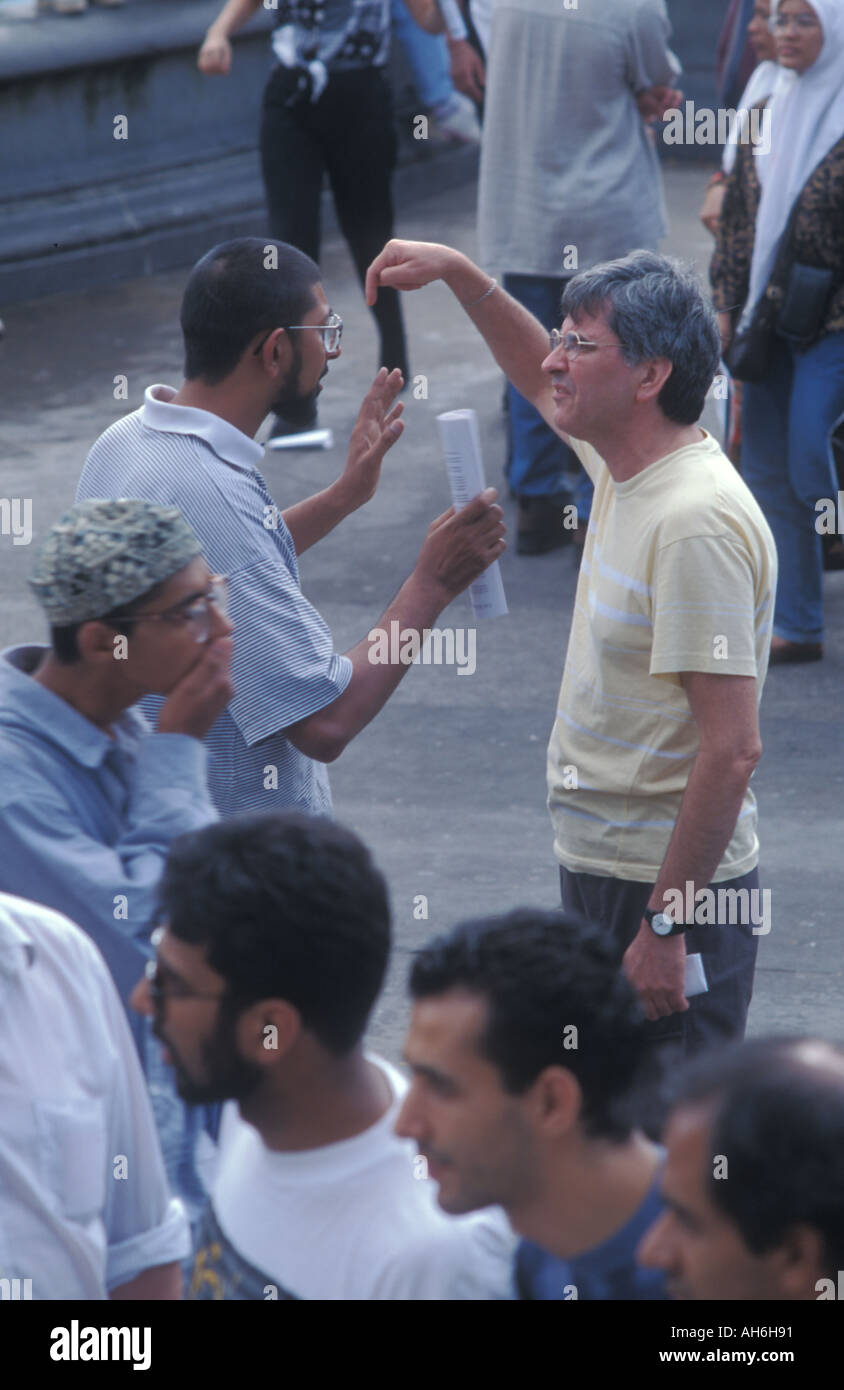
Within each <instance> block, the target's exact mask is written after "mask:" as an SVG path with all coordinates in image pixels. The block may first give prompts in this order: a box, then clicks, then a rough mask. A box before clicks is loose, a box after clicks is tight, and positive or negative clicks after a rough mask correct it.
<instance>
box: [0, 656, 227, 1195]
mask: <svg viewBox="0 0 844 1390" xmlns="http://www.w3.org/2000/svg"><path fill="white" fill-rule="evenodd" d="M45 651H46V648H44V647H12V648H8V649H7V650H6V651H4V652H2V653H0V890H2V891H5V892H7V893H12V894H15V895H16V896H17V897H19V898H29V899H31V900H32V901H33V902H37V903H42V904H43V905H44V906H45V907H49V908H53V909H55V910H56V911H58V912H61V913H63V914H64V915H65V916H66V917H69V918H71V920H72V921H74V922H76V923H77V924H78V925H79V926H80V927H82V929H83V930H84V931H85V932H86V933H87V934H88V936H89V937H91V939H92V940H93V941H94V942H95V943H96V945H97V946H98V947H99V949H100V951H101V952H102V954H103V956H104V957H105V961H106V964H107V965H108V968H109V970H110V972H111V975H112V978H113V980H114V982H115V984H116V986H117V989H118V992H119V994H120V997H121V999H122V1001H123V1003H124V1005H125V1006H126V1007H127V1014H128V1020H129V1026H130V1029H131V1032H132V1035H133V1037H134V1039H135V1043H136V1046H137V1048H138V1052H139V1055H140V1059H141V1064H142V1066H143V1070H144V1073H145V1075H146V1078H147V1083H148V1085H149V1091H150V1097H151V1100H152V1105H153V1112H154V1115H155V1121H156V1125H157V1127H158V1133H159V1138H160V1140H161V1145H162V1149H163V1152H164V1161H165V1165H166V1169H167V1174H168V1177H169V1178H170V1181H171V1183H172V1184H173V1187H174V1189H175V1190H176V1191H177V1192H178V1193H179V1195H180V1196H181V1197H183V1198H184V1200H185V1202H186V1205H187V1208H188V1213H189V1215H191V1216H195V1215H196V1214H197V1212H198V1211H199V1208H200V1206H201V1204H202V1201H203V1200H204V1188H203V1185H202V1183H201V1181H200V1179H199V1177H198V1175H197V1172H196V1168H195V1145H196V1140H197V1137H198V1135H199V1132H200V1130H201V1129H202V1126H203V1121H204V1119H205V1118H206V1111H205V1108H204V1107H202V1108H197V1107H188V1106H185V1104H184V1103H183V1102H182V1101H181V1099H180V1098H179V1096H178V1095H177V1093H176V1089H175V1078H174V1076H173V1072H172V1069H171V1068H169V1067H167V1066H165V1064H164V1062H163V1060H162V1058H161V1048H160V1046H159V1044H158V1042H157V1041H156V1039H155V1038H154V1037H152V1035H151V1033H150V1027H149V1020H148V1019H146V1018H142V1017H141V1015H139V1014H137V1013H135V1012H134V1010H132V1009H130V1008H128V1000H129V995H130V994H131V992H132V990H133V989H134V987H135V985H136V984H137V983H138V981H139V980H140V978H141V976H142V975H143V972H144V966H145V965H146V962H147V960H148V959H149V958H150V956H151V955H152V953H153V951H152V946H151V944H150V940H149V938H150V933H151V931H152V927H153V925H154V922H153V917H154V913H155V908H156V897H157V888H158V881H159V879H160V877H161V871H162V869H163V867H164V860H165V857H166V855H167V851H168V849H169V847H170V844H171V843H172V841H173V840H175V839H176V837H177V836H178V835H181V834H183V833H185V832H187V831H189V830H197V829H199V828H201V827H202V826H204V825H208V824H209V823H210V822H212V821H215V820H216V819H217V813H216V811H215V810H214V807H213V805H212V804H211V800H210V797H209V793H208V785H207V781H206V771H205V768H206V760H207V755H206V751H205V748H204V747H203V745H202V743H201V742H200V741H199V740H198V739H195V738H190V737H189V736H188V735H187V734H159V733H154V732H152V730H151V729H150V727H149V725H148V724H147V722H146V720H145V719H144V717H143V715H141V714H140V713H139V712H138V711H137V710H135V709H132V710H126V711H125V712H124V714H123V715H122V716H121V717H120V719H118V720H117V721H116V722H115V723H114V725H113V726H112V730H113V733H114V738H110V737H109V736H108V734H107V733H105V731H104V730H102V729H99V728H97V726H96V725H95V724H92V723H91V722H90V720H88V719H85V717H84V716H83V715H81V714H80V713H79V712H78V711H77V710H75V709H73V707H72V706H71V705H69V704H68V703H67V702H66V701H65V700H62V699H61V698H60V697H59V696H58V695H54V694H53V692H52V691H51V690H47V689H45V687H44V686H42V685H39V684H38V683H37V681H34V680H32V678H31V675H30V674H28V673H29V672H32V671H34V670H35V669H36V667H37V666H38V664H39V662H40V661H41V658H42V657H43V655H44V652H45Z"/></svg>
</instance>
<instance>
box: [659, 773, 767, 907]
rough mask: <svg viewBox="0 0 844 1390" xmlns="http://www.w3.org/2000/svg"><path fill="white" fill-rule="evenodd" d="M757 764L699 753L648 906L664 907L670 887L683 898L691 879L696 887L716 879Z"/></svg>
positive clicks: (669, 900) (697, 888)
mask: <svg viewBox="0 0 844 1390" xmlns="http://www.w3.org/2000/svg"><path fill="white" fill-rule="evenodd" d="M754 765H755V763H754V762H753V761H748V760H743V759H737V760H735V761H733V762H729V761H725V759H724V756H723V754H720V753H715V752H710V753H707V752H705V751H701V752H700V753H698V755H697V758H696V759H695V763H694V766H693V768H692V771H691V775H690V777H689V780H688V784H687V786H686V791H685V795H684V796H683V802H682V805H681V807H680V814H679V815H678V817H677V822H676V824H675V826H674V831H673V834H672V836H671V841H670V843H669V846H668V850H667V852H666V855H665V860H664V862H663V865H662V868H661V869H660V872H659V876H658V878H657V881H656V883H655V885H654V889H653V892H652V893H651V896H650V899H649V904H648V905H649V906H650V907H653V908H656V909H657V910H658V911H662V910H663V909H664V908H665V907H666V898H665V894H666V893H667V892H669V891H671V890H674V891H675V892H679V893H681V894H682V896H683V900H684V901H685V894H686V884H687V883H692V884H694V890H695V892H697V891H698V890H699V889H701V888H705V887H706V886H707V884H709V883H711V882H712V878H713V876H714V874H715V871H716V870H717V868H718V865H719V864H720V863H721V860H722V859H723V857H724V852H725V850H726V848H727V846H728V844H729V843H730V840H731V838H732V835H733V831H734V830H735V827H736V821H737V820H738V816H739V812H740V811H741V807H742V802H743V800H744V795H745V792H746V791H747V784H748V782H749V781H750V775H751V773H752V771H753V767H754ZM668 902H669V903H670V902H671V898H669V899H668Z"/></svg>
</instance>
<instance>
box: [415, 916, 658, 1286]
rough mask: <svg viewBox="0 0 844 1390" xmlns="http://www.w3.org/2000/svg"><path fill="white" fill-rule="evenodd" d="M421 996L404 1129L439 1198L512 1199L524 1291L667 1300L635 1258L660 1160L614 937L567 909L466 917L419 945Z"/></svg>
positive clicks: (631, 996)
mask: <svg viewBox="0 0 844 1390" xmlns="http://www.w3.org/2000/svg"><path fill="white" fill-rule="evenodd" d="M410 994H411V997H412V999H413V1014H412V1017H411V1022H410V1029H409V1032H408V1035H407V1040H406V1043H405V1051H404V1055H405V1060H406V1061H407V1063H408V1065H409V1066H410V1069H411V1071H412V1073H413V1081H412V1083H411V1087H410V1091H409V1092H408V1094H407V1096H406V1097H405V1100H404V1104H403V1106H402V1109H401V1113H400V1115H399V1119H398V1123H397V1126H396V1129H397V1133H398V1134H400V1135H404V1136H406V1137H407V1138H411V1139H414V1140H415V1141H416V1144H417V1145H418V1147H419V1151H420V1154H421V1155H422V1156H423V1157H424V1158H425V1160H426V1163H427V1171H428V1174H429V1176H430V1177H431V1178H432V1179H433V1180H434V1181H435V1182H436V1183H438V1184H439V1203H440V1206H441V1207H442V1208H443V1209H444V1210H445V1211H448V1212H452V1213H459V1212H469V1211H475V1210H476V1209H477V1208H478V1207H486V1206H490V1205H492V1204H500V1205H501V1206H502V1207H503V1208H504V1210H505V1212H506V1213H507V1216H508V1217H509V1219H510V1222H511V1224H512V1226H513V1228H514V1229H515V1230H516V1231H517V1232H518V1233H519V1234H520V1235H522V1236H524V1237H526V1240H525V1241H524V1242H523V1244H522V1245H521V1246H520V1247H519V1250H518V1253H517V1257H516V1283H517V1288H518V1291H519V1294H520V1296H521V1297H522V1298H530V1299H575V1298H577V1299H659V1298H662V1297H664V1294H663V1291H662V1290H663V1280H662V1278H661V1277H654V1274H653V1272H652V1271H646V1270H642V1269H639V1268H638V1267H637V1266H636V1263H635V1260H634V1252H635V1249H636V1246H637V1244H638V1242H639V1240H640V1239H641V1236H642V1234H643V1232H644V1231H645V1230H646V1229H647V1228H648V1226H650V1225H651V1223H652V1222H653V1220H654V1218H655V1217H656V1215H657V1214H658V1212H659V1211H660V1208H661V1203H660V1198H659V1193H658V1177H659V1172H660V1168H661V1164H662V1157H663V1156H662V1152H661V1150H660V1149H659V1148H658V1147H657V1146H656V1145H655V1144H653V1143H651V1142H650V1140H648V1139H647V1138H646V1137H645V1135H644V1134H642V1133H641V1132H639V1131H638V1130H637V1129H635V1128H634V1126H633V1123H632V1121H631V1108H632V1106H631V1103H632V1099H633V1095H634V1092H635V1089H636V1086H637V1084H638V1081H639V1077H640V1071H641V1068H642V1066H643V1063H644V1060H645V1057H646V1054H647V1052H648V1046H647V1040H646V1038H645V1036H644V1032H643V1016H642V1012H641V1009H640V1007H639V1004H638V1002H637V1000H636V996H635V993H634V991H633V989H632V987H631V986H630V984H629V983H628V982H627V980H626V979H624V977H623V976H622V975H621V974H619V971H618V966H617V961H616V959H615V957H614V954H613V952H612V950H611V949H610V948H609V945H608V943H607V941H606V939H605V938H604V936H603V934H602V933H600V932H598V931H597V930H595V929H594V928H592V927H591V926H588V925H587V924H586V923H585V922H584V921H583V920H582V919H580V918H578V917H577V916H575V915H563V914H562V913H560V912H539V911H528V910H520V911H516V912H511V913H509V914H508V915H507V916H505V917H492V918H487V919H482V920H479V921H474V922H464V923H461V924H460V925H459V926H457V927H455V928H454V929H453V931H451V932H448V933H447V934H446V935H444V936H440V937H438V938H436V939H435V940H434V941H432V942H430V943H429V944H428V945H427V946H424V947H423V948H422V950H421V951H420V952H419V954H418V955H417V957H416V959H415V961H414V963H413V967H412V969H411V972H410Z"/></svg>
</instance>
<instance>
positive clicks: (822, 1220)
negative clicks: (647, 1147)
mask: <svg viewBox="0 0 844 1390" xmlns="http://www.w3.org/2000/svg"><path fill="white" fill-rule="evenodd" d="M666 1144H667V1147H668V1159H667V1162H666V1166H665V1175H664V1178H663V1183H662V1194H663V1198H664V1200H665V1203H666V1210H665V1212H664V1213H663V1215H662V1216H661V1217H660V1218H659V1219H658V1220H657V1222H656V1224H655V1225H654V1226H653V1227H652V1228H651V1230H650V1231H649V1232H648V1233H647V1235H646V1236H645V1239H644V1240H643V1242H642V1245H641V1247H640V1249H639V1259H640V1261H641V1262H642V1264H643V1265H645V1266H647V1267H649V1268H651V1269H660V1270H662V1271H663V1272H664V1273H665V1275H666V1276H667V1278H668V1287H669V1290H670V1293H671V1296H672V1298H678V1299H702V1300H710V1299H722V1298H723V1299H729V1300H744V1299H764V1300H766V1301H770V1300H773V1301H781V1300H783V1299H787V1300H792V1299H823V1300H829V1299H836V1298H841V1297H842V1292H844V1274H842V1270H844V1049H842V1048H841V1047H836V1046H834V1045H833V1044H832V1043H829V1042H824V1041H822V1040H821V1039H819V1038H754V1039H753V1040H752V1041H751V1042H747V1043H744V1044H743V1045H742V1046H740V1047H736V1048H731V1049H730V1050H729V1051H727V1052H721V1053H719V1054H718V1055H716V1056H713V1057H711V1058H706V1059H705V1060H702V1061H700V1062H698V1063H697V1064H696V1066H695V1067H694V1069H693V1070H692V1071H691V1072H690V1074H689V1075H688V1076H687V1077H686V1078H685V1080H684V1082H683V1083H682V1084H681V1087H680V1091H679V1095H678V1098H677V1100H676V1103H675V1106H674V1108H673V1110H672V1112H671V1117H670V1119H669V1122H668V1127H667V1130H666Z"/></svg>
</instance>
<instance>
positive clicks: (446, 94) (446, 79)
mask: <svg viewBox="0 0 844 1390" xmlns="http://www.w3.org/2000/svg"><path fill="white" fill-rule="evenodd" d="M392 16H393V31H394V33H395V35H396V38H397V39H398V40H399V43H400V44H401V46H402V48H403V49H404V54H405V57H406V58H407V61H408V63H409V65H410V71H411V73H412V74H413V83H414V86H415V87H416V93H417V96H418V97H419V100H420V102H421V103H422V105H423V106H424V107H426V108H427V109H428V110H431V109H432V108H434V107H437V106H445V105H446V103H447V102H449V101H450V100H451V98H452V97H453V96H454V85H453V83H452V81H451V63H450V61H449V57H448V44H447V43H446V41H445V38H444V36H443V35H442V34H426V32H425V30H424V29H420V27H419V25H418V24H417V23H416V20H415V19H414V18H413V17H412V15H411V14H410V11H409V10H408V8H407V6H406V5H405V3H404V0H392Z"/></svg>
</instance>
